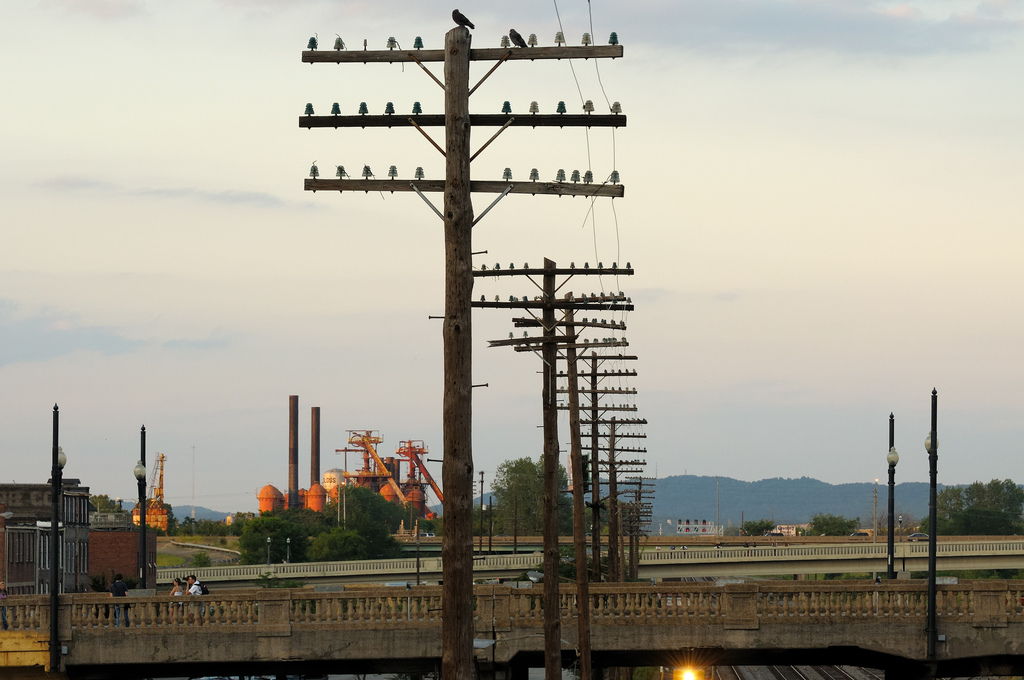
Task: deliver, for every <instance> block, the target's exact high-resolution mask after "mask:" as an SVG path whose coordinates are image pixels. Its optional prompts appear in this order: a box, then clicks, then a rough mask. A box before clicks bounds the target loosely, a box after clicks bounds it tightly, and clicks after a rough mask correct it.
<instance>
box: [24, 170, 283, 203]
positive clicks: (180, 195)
mask: <svg viewBox="0 0 1024 680" xmlns="http://www.w3.org/2000/svg"><path fill="white" fill-rule="evenodd" d="M35 186H36V187H38V188H40V189H46V190H48V191H58V192H67V191H82V192H89V191H91V192H96V193H109V194H120V195H123V196H131V197H141V198H162V199H167V200H188V201H199V202H204V203H218V204H221V205H251V206H254V207H257V208H280V207H284V206H285V205H286V202H285V201H283V200H282V199H281V198H279V197H277V196H275V195H274V194H270V193H267V192H264V191H233V190H224V191H208V190H206V189H196V188H194V187H141V188H125V187H121V186H118V185H116V184H114V183H112V182H106V181H102V180H96V179H90V178H88V177H76V176H73V175H66V176H59V177H53V178H50V179H44V180H39V181H38V182H35Z"/></svg>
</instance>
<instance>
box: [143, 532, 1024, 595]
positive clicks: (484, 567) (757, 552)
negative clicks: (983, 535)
mask: <svg viewBox="0 0 1024 680" xmlns="http://www.w3.org/2000/svg"><path fill="white" fill-rule="evenodd" d="M542 559H543V558H542V556H541V554H540V553H530V554H519V555H490V556H486V557H480V558H477V559H476V560H475V561H474V573H475V575H476V577H477V578H478V579H482V580H487V579H510V578H516V577H518V576H520V575H521V574H522V573H523V572H525V571H529V570H533V569H537V567H538V565H540V563H541V561H542ZM937 566H938V569H939V570H943V571H948V570H954V569H1024V540H1020V539H1014V540H999V539H991V540H984V541H978V540H973V541H942V542H940V543H939V544H938V546H937ZM896 568H897V570H910V571H925V570H927V568H928V544H927V543H904V544H902V545H901V546H900V545H898V546H897V547H896ZM192 571H193V573H195V575H196V577H197V578H198V579H199V580H200V581H202V582H203V583H206V584H207V585H208V586H210V587H212V588H216V589H222V588H238V587H250V586H254V585H256V584H257V583H258V582H259V580H260V577H261V576H263V575H266V574H269V575H270V576H273V577H275V578H278V579H289V580H296V581H301V582H302V583H303V584H305V585H316V584H352V583H388V582H393V581H402V582H409V581H411V582H413V583H415V582H416V576H417V573H419V579H420V582H425V581H426V582H433V583H436V582H437V581H438V580H439V579H440V578H441V558H439V557H422V558H420V559H418V560H417V559H416V558H414V557H404V558H400V559H394V560H363V561H353V562H308V563H298V564H257V565H229V566H219V567H207V568H204V569H193V570H192ZM885 571H886V545H885V544H884V543H852V544H847V543H839V544H797V545H760V546H756V547H751V546H747V547H744V546H743V545H741V544H737V545H723V546H722V547H720V548H718V547H715V546H713V545H709V546H702V547H696V546H694V547H689V548H687V549H685V550H684V549H675V550H671V549H664V548H663V549H661V550H650V549H648V550H645V551H644V552H642V553H641V555H640V568H639V576H640V578H643V579H656V580H658V579H673V578H684V577H708V576H710V577H732V576H785V575H789V576H792V575H794V574H830V573H870V572H879V573H885ZM182 573H183V572H182V569H181V568H177V567H162V568H160V569H159V570H158V575H157V583H158V584H160V585H168V586H169V585H170V582H171V580H172V579H173V578H174V577H175V576H181V575H182Z"/></svg>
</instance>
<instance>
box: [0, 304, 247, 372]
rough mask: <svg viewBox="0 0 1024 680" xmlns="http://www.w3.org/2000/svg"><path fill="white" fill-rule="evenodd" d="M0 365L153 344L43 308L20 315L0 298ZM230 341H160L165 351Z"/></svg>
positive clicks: (217, 346) (120, 352) (114, 352)
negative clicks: (0, 343)
mask: <svg viewBox="0 0 1024 680" xmlns="http://www.w3.org/2000/svg"><path fill="white" fill-rule="evenodd" d="M0 337H3V339H4V342H3V345H2V346H0V366H7V365H10V364H16V363H22V362H33V361H34V362H42V361H48V360H50V359H55V358H57V357H62V356H67V355H69V354H74V353H75V352H82V351H85V352H98V353H100V354H103V355H105V356H117V355H123V354H130V353H132V352H135V351H138V350H140V349H143V348H146V347H152V346H153V345H154V344H155V343H154V342H153V341H149V340H134V339H131V338H129V337H127V336H125V335H124V334H123V333H121V332H119V331H118V330H116V329H114V328H111V327H104V326H86V325H83V324H81V323H80V322H79V320H78V319H76V318H75V317H74V315H68V314H63V313H60V312H57V311H52V310H44V311H43V312H41V313H39V314H37V315H35V316H29V315H25V314H21V313H19V311H18V308H17V305H15V304H14V303H13V302H12V301H10V300H3V299H0ZM230 344H231V340H230V338H227V337H212V338H200V339H195V338H173V339H170V340H165V341H163V342H160V343H159V345H160V347H162V348H165V349H168V350H203V351H205V350H218V349H222V348H224V347H227V346H229V345H230Z"/></svg>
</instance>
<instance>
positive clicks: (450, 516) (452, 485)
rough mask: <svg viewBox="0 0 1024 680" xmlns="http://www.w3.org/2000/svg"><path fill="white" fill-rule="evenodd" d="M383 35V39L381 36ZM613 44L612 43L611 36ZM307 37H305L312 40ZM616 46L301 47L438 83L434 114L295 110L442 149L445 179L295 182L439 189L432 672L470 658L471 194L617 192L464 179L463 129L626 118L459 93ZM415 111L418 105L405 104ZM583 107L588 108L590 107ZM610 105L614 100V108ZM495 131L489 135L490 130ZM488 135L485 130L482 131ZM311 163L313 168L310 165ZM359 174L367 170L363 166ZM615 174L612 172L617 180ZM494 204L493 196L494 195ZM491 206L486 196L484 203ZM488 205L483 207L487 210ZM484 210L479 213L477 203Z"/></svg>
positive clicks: (463, 676)
mask: <svg viewBox="0 0 1024 680" xmlns="http://www.w3.org/2000/svg"><path fill="white" fill-rule="evenodd" d="M382 42H383V41H382ZM616 42H617V41H616ZM314 44H315V42H314ZM621 56H622V46H621V45H618V44H612V45H600V46H598V45H584V46H581V47H565V46H558V47H534V48H530V49H525V50H523V49H515V48H492V49H471V37H470V33H469V31H468V30H467V29H466V28H463V27H459V28H454V29H452V30H450V31H449V32H448V33H447V34H446V35H445V43H444V49H443V50H426V49H413V50H394V49H386V50H366V49H364V50H353V51H348V50H342V49H335V50H332V51H328V50H323V51H317V50H307V51H304V52H303V53H302V61H303V62H305V63H310V64H313V63H334V64H340V63H364V64H365V63H389V64H390V63H394V62H414V63H416V64H417V65H419V66H420V67H421V68H422V69H423V70H424V71H425V72H426V73H427V74H428V75H429V76H430V77H431V79H433V81H434V82H436V83H437V84H438V85H439V86H441V87H442V88H443V89H444V91H445V111H444V113H443V114H423V113H416V112H414V113H413V114H412V115H411V116H398V115H387V114H384V115H370V114H369V113H367V114H366V115H358V114H357V115H340V114H338V115H320V116H317V115H314V114H313V112H312V110H311V109H312V107H311V106H308V107H307V112H306V114H305V115H303V116H300V118H299V127H304V128H313V127H324V128H339V127H342V128H345V127H358V128H367V127H398V126H405V125H409V126H412V127H413V128H415V129H416V130H418V131H419V132H420V133H421V134H423V136H424V137H426V138H427V140H428V141H429V142H430V143H431V144H432V145H433V146H434V148H436V149H437V150H438V151H441V152H442V153H443V154H444V156H445V178H444V179H443V180H437V179H433V180H431V179H415V180H413V179H397V178H391V179H386V180H383V179H382V180H378V179H369V178H368V177H367V178H365V179H351V178H348V179H346V178H345V176H344V175H343V173H342V170H341V167H340V166H339V169H338V177H339V178H338V179H320V178H319V171H318V170H315V171H312V172H311V173H310V174H311V177H310V178H309V179H307V180H306V182H305V189H306V190H307V191H314V192H315V191H340V192H344V191H391V192H394V191H415V192H416V193H417V194H419V195H420V197H422V198H423V199H424V200H425V201H427V202H428V203H429V200H428V199H427V198H426V196H424V194H425V193H429V192H444V206H443V212H442V211H438V210H437V209H436V208H434V206H433V205H432V204H431V208H432V209H433V210H434V212H435V213H437V214H438V216H439V217H441V219H442V220H444V234H445V315H444V328H443V337H444V398H443V420H444V422H443V429H444V461H443V463H442V468H441V470H442V475H443V477H444V479H443V483H444V502H443V506H444V518H445V531H444V537H443V539H442V543H441V556H442V563H443V579H444V586H443V601H442V607H441V610H442V611H441V614H442V617H443V618H444V622H445V625H444V632H443V637H442V644H443V651H442V663H441V674H442V676H443V677H444V678H445V680H470V679H471V678H472V677H473V676H474V665H473V611H472V606H473V605H472V602H473V526H472V523H473V507H472V498H473V451H472V444H471V442H472V394H471V392H472V352H471V347H472V345H471V342H472V320H471V296H472V292H473V278H472V276H473V274H472V272H473V264H472V239H471V235H472V231H471V230H472V226H473V224H474V216H473V204H472V200H471V192H474V191H476V192H490V193H498V194H501V196H504V195H507V194H509V193H520V194H526V193H528V194H533V195H537V194H545V195H554V196H589V197H596V196H608V197H619V196H622V195H623V194H624V190H623V187H622V186H621V185H619V184H617V183H611V184H609V183H606V182H602V183H599V184H593V183H591V184H586V183H584V184H579V183H569V182H564V181H555V182H541V181H528V182H516V183H514V184H513V183H511V182H508V181H474V180H472V178H471V175H470V162H471V161H472V160H473V158H474V157H475V156H476V154H479V153H480V152H481V151H482V150H483V148H484V147H486V146H487V144H489V143H490V141H488V142H487V143H485V144H484V145H483V146H482V147H481V148H480V149H478V150H477V151H476V154H471V153H470V146H469V145H470V133H471V130H472V127H473V126H480V125H485V126H495V127H499V128H501V129H500V130H499V131H498V133H497V134H500V133H501V132H502V131H503V130H505V129H506V128H508V127H515V126H530V127H538V126H558V127H620V126H624V125H625V124H626V117H625V116H623V115H621V114H615V113H612V114H604V115H592V114H590V113H584V114H568V113H565V114H540V113H537V114H528V115H520V116H512V115H508V114H473V115H471V114H470V113H469V97H470V96H471V95H472V94H473V92H474V91H475V90H476V89H477V88H478V87H480V85H481V84H482V83H483V82H484V80H486V79H487V78H488V77H489V76H490V75H491V73H493V72H494V70H495V69H496V68H497V66H498V65H500V64H501V63H503V62H505V61H515V60H530V61H533V60H537V59H591V58H604V57H610V58H615V57H621ZM472 61H496V62H498V64H496V65H495V67H494V68H492V69H491V70H490V71H489V72H488V73H487V74H486V75H485V76H484V77H483V78H482V79H481V80H480V81H479V82H478V83H477V84H476V85H475V86H474V87H472V88H470V87H469V67H470V62H472ZM429 62H444V82H443V83H442V82H441V81H440V80H439V79H438V78H437V77H436V76H434V75H433V74H432V73H431V72H430V71H429V69H428V68H427V66H426V64H427V63H429ZM415 108H417V109H418V106H417V107H415ZM590 108H591V109H592V108H593V107H590ZM615 108H616V109H617V107H615ZM431 126H435V127H438V126H443V127H444V129H445V142H444V149H443V150H442V147H441V145H439V144H437V143H436V142H434V140H432V139H431V138H430V136H429V135H428V134H427V132H426V130H425V129H424V128H427V127H431ZM497 134H495V137H496V136H497ZM491 139H492V140H493V139H494V137H492V138H491ZM314 167H315V166H314ZM367 175H369V173H367ZM617 176H618V175H617V173H616V174H614V175H613V177H615V178H616V181H617ZM499 199H500V196H499ZM495 202H496V201H495ZM492 205H493V204H492ZM488 209H489V208H488ZM484 212H487V211H486V210H485V211H484Z"/></svg>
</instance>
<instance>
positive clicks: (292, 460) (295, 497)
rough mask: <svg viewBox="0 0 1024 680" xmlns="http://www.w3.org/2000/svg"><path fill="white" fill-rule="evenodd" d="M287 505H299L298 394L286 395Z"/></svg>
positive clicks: (290, 506)
mask: <svg viewBox="0 0 1024 680" xmlns="http://www.w3.org/2000/svg"><path fill="white" fill-rule="evenodd" d="M288 507H289V508H297V507H299V395H297V394H293V395H291V396H290V397H288Z"/></svg>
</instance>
